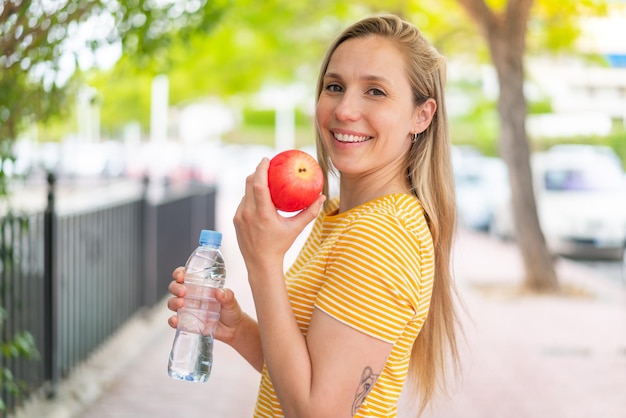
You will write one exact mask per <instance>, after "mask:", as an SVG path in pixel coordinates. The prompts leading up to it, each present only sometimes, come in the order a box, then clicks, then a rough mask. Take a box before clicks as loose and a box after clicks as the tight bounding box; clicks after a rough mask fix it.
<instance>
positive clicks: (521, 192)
mask: <svg viewBox="0 0 626 418" xmlns="http://www.w3.org/2000/svg"><path fill="white" fill-rule="evenodd" d="M457 1H458V2H459V4H461V6H463V8H464V9H465V10H466V12H467V13H468V15H469V16H470V17H471V18H472V20H473V21H474V22H475V23H476V25H477V26H478V28H479V30H480V32H481V34H482V35H483V37H484V38H485V40H486V41H487V46H488V48H489V53H490V56H491V61H492V63H493V65H494V67H495V69H496V73H497V78H498V84H499V87H500V88H499V97H498V112H499V121H500V141H499V142H500V153H501V155H502V157H503V159H504V160H505V162H506V164H507V166H508V168H509V173H510V176H509V179H510V186H511V199H512V207H513V221H514V226H515V234H516V239H517V242H518V246H519V248H520V251H521V253H522V259H523V263H524V268H525V279H524V285H525V286H526V287H527V288H529V289H532V290H537V291H554V290H556V289H558V287H559V283H558V278H557V275H556V271H555V268H554V263H553V259H552V256H551V255H550V252H549V251H548V249H547V246H546V242H545V238H544V236H543V233H542V231H541V227H540V225H539V219H538V216H537V206H536V202H535V195H534V191H533V185H532V176H531V167H530V146H529V141H528V136H527V133H526V125H525V123H526V116H527V113H528V109H527V103H526V99H525V95H524V80H525V77H524V74H525V73H524V56H525V54H526V51H527V44H528V41H529V40H530V41H531V42H534V45H533V46H535V47H537V46H539V45H541V46H543V47H548V48H552V49H555V48H562V47H564V46H571V45H572V44H573V40H575V39H576V37H577V36H578V33H579V32H578V29H577V28H578V26H577V25H576V24H575V19H576V18H577V17H579V16H581V15H582V14H585V13H589V12H590V11H594V12H599V11H602V9H603V2H596V1H594V0H570V1H561V0H540V1H538V2H537V4H536V5H535V7H534V8H533V0H491V1H486V0H457Z"/></svg>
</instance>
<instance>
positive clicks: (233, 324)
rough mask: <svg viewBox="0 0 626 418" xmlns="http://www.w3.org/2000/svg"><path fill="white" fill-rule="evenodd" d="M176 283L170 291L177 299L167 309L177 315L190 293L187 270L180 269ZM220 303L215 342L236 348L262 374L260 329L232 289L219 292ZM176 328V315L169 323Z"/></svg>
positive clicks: (169, 288) (174, 276) (172, 300)
mask: <svg viewBox="0 0 626 418" xmlns="http://www.w3.org/2000/svg"><path fill="white" fill-rule="evenodd" d="M172 277H173V278H174V280H173V281H172V282H171V283H170V285H169V287H168V290H169V292H170V293H171V294H172V295H173V297H171V298H170V299H169V300H168V301H167V307H168V308H169V309H170V310H171V311H174V312H178V310H179V309H180V308H181V307H182V306H183V304H184V302H185V300H184V297H185V294H186V289H185V285H184V284H183V280H184V268H183V267H178V268H177V269H175V270H174V272H173V273H172ZM215 297H216V299H217V301H218V302H220V303H221V304H222V309H221V312H220V322H219V323H218V325H217V329H216V330H215V339H216V340H219V341H222V342H224V343H226V344H228V345H230V346H231V347H233V348H234V349H235V350H236V351H237V352H238V353H239V354H240V355H241V356H242V357H243V358H244V359H245V360H246V361H247V362H248V363H250V365H251V366H252V367H254V368H255V369H256V370H257V371H258V372H259V373H260V372H261V370H262V369H263V349H262V348H261V337H260V334H259V325H258V324H257V322H256V320H255V319H254V318H252V317H251V316H250V315H248V314H246V313H245V312H243V310H242V309H241V306H239V303H238V302H237V299H236V298H235V294H234V293H233V291H232V290H230V289H224V290H223V291H218V292H216V296H215ZM168 323H169V325H170V326H171V327H172V328H176V326H177V325H178V316H177V315H172V316H171V317H170V318H169V319H168Z"/></svg>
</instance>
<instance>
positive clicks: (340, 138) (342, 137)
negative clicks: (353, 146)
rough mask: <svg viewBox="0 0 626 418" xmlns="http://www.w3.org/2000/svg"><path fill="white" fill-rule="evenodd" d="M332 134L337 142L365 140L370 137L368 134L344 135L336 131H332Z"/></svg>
mask: <svg viewBox="0 0 626 418" xmlns="http://www.w3.org/2000/svg"><path fill="white" fill-rule="evenodd" d="M333 135H335V139H336V140H337V141H339V142H365V141H367V140H368V139H370V138H371V137H369V136H356V135H344V134H338V133H334V134H333Z"/></svg>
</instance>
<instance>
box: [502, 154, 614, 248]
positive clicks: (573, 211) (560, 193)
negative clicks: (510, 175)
mask: <svg viewBox="0 0 626 418" xmlns="http://www.w3.org/2000/svg"><path fill="white" fill-rule="evenodd" d="M531 164H532V171H533V187H534V192H535V199H536V203H537V211H538V216H539V223H540V225H541V228H542V231H543V234H544V236H545V239H546V243H547V245H548V248H549V250H550V251H551V252H553V253H554V254H558V255H564V256H570V257H575V258H584V259H616V260H622V259H623V257H624V247H625V244H626V185H625V182H624V171H623V169H622V166H621V162H620V160H619V159H618V158H617V156H616V155H614V153H612V152H608V151H607V150H606V149H604V147H592V146H581V147H577V146H570V147H564V146H559V148H555V149H551V150H549V151H547V152H545V153H537V154H534V155H533V156H532V159H531ZM511 212H512V211H511V207H510V200H507V201H506V202H505V203H504V204H503V205H501V206H500V207H499V208H497V209H496V211H495V212H494V220H493V222H492V225H491V227H490V228H491V231H492V232H493V233H494V234H495V235H498V236H500V237H514V232H513V222H512V215H511Z"/></svg>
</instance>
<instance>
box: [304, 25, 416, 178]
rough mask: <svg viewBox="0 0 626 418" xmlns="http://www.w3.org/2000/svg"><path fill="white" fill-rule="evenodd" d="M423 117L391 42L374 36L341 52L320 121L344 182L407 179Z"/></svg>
mask: <svg viewBox="0 0 626 418" xmlns="http://www.w3.org/2000/svg"><path fill="white" fill-rule="evenodd" d="M418 117H419V108H418V107H416V106H415V104H414V102H413V99H412V94H411V88H410V85H409V81H408V76H407V73H406V65H405V62H404V58H403V56H402V54H401V53H400V52H399V51H398V50H397V49H396V47H395V46H394V45H393V43H392V42H391V41H390V40H387V39H384V38H381V37H376V36H368V37H365V38H355V39H350V40H347V41H345V42H343V43H342V44H341V45H339V47H337V49H336V50H335V52H334V53H333V55H332V57H331V59H330V61H329V64H328V69H327V71H326V74H325V75H324V78H323V86H322V91H321V94H320V97H319V99H318V103H317V108H316V118H317V124H318V128H319V130H320V133H321V138H322V141H323V144H324V147H325V149H326V150H327V152H328V154H329V156H330V159H331V160H332V162H333V165H334V166H335V168H336V169H337V170H338V171H339V172H340V173H341V175H342V179H344V178H345V177H356V178H358V177H362V176H372V175H374V176H383V177H384V176H387V177H388V176H394V175H395V176H398V175H400V176H404V175H405V168H404V167H405V158H406V154H407V152H408V150H409V148H410V146H411V133H412V132H415V130H416V127H417V124H416V121H417V119H418ZM382 181H385V179H382Z"/></svg>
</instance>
